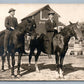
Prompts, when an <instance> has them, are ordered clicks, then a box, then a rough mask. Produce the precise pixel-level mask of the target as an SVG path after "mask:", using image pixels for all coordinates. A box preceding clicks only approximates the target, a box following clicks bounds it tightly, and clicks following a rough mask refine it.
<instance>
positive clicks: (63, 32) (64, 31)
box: [60, 25, 71, 36]
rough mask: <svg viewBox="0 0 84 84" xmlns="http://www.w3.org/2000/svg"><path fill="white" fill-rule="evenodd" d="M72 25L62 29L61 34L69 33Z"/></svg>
mask: <svg viewBox="0 0 84 84" xmlns="http://www.w3.org/2000/svg"><path fill="white" fill-rule="evenodd" d="M70 26H71V25H68V26H65V27H64V28H63V29H62V30H61V32H60V34H62V35H63V36H64V35H65V34H66V33H68V32H69V31H70V30H71V29H70Z"/></svg>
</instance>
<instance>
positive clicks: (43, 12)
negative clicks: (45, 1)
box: [22, 5, 64, 34]
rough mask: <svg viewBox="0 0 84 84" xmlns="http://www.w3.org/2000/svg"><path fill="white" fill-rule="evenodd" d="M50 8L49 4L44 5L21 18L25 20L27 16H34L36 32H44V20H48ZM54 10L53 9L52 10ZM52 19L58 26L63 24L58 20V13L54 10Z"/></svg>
mask: <svg viewBox="0 0 84 84" xmlns="http://www.w3.org/2000/svg"><path fill="white" fill-rule="evenodd" d="M50 10H52V11H54V10H53V9H52V8H50V6H49V5H46V6H44V7H42V8H40V9H38V10H36V11H34V12H32V13H30V14H29V15H28V16H26V17H24V18H23V19H22V20H25V19H27V18H34V19H35V22H36V25H37V27H36V32H37V33H39V34H41V33H46V32H45V21H46V20H48V12H49V11H50ZM54 12H55V11H54ZM54 17H55V18H54V19H55V21H56V22H57V24H58V26H64V24H63V23H61V22H59V17H60V15H59V14H58V13H56V12H55V15H54Z"/></svg>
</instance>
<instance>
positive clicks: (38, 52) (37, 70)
mask: <svg viewBox="0 0 84 84" xmlns="http://www.w3.org/2000/svg"><path fill="white" fill-rule="evenodd" d="M40 53H41V51H40V50H37V54H36V56H35V68H36V72H39V68H38V63H37V61H38V58H39V55H40Z"/></svg>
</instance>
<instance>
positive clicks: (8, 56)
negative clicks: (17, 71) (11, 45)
mask: <svg viewBox="0 0 84 84" xmlns="http://www.w3.org/2000/svg"><path fill="white" fill-rule="evenodd" d="M7 61H8V68H9V69H10V68H11V66H10V53H8V54H7Z"/></svg>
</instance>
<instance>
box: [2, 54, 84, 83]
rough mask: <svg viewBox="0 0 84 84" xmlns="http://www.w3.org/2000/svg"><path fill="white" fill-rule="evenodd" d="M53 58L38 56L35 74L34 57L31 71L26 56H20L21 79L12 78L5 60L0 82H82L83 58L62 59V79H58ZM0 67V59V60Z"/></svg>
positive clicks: (83, 77) (83, 71)
mask: <svg viewBox="0 0 84 84" xmlns="http://www.w3.org/2000/svg"><path fill="white" fill-rule="evenodd" d="M54 58H55V56H54V55H52V59H49V58H48V56H40V57H39V60H38V64H39V69H40V72H39V73H37V72H35V67H34V57H33V58H32V65H31V69H29V67H28V56H22V60H21V77H19V78H17V77H16V78H12V77H11V70H10V69H8V65H7V60H6V61H5V71H4V72H2V71H1V66H0V80H10V81H11V80H13V81H14V80H15V81H16V80H17V81H39V80H40V81H41V80H44V81H52V80H53V81H58V80H84V56H65V59H64V78H63V79H60V78H58V77H57V76H58V74H57V71H56V65H55V59H54ZM15 60H16V62H15V74H17V56H16V57H15ZM0 65H1V58H0Z"/></svg>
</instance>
